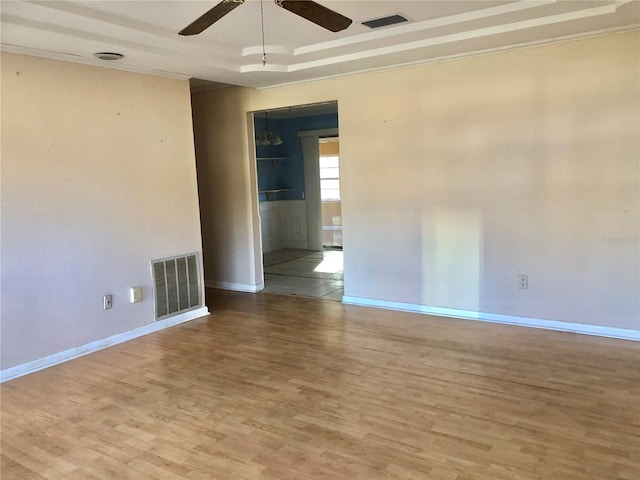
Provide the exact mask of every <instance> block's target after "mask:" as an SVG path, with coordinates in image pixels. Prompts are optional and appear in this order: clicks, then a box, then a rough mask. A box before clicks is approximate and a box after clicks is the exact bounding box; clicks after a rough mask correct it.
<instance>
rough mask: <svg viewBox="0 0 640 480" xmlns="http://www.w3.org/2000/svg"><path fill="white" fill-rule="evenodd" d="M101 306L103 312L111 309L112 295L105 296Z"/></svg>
mask: <svg viewBox="0 0 640 480" xmlns="http://www.w3.org/2000/svg"><path fill="white" fill-rule="evenodd" d="M103 306H104V309H105V310H109V309H110V308H111V307H113V295H105V296H104V298H103Z"/></svg>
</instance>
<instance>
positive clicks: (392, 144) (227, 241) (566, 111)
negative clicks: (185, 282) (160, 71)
mask: <svg viewBox="0 0 640 480" xmlns="http://www.w3.org/2000/svg"><path fill="white" fill-rule="evenodd" d="M639 45H640V42H639V37H638V33H637V32H633V33H624V34H618V35H611V36H605V37H599V38H591V39H585V40H579V41H573V42H566V43H558V44H554V45H547V46H541V47H536V48H528V49H521V50H513V51H509V52H504V53H500V54H494V55H487V56H479V57H474V58H467V59H460V60H456V61H449V62H443V63H439V64H431V65H425V66H420V67H414V68H405V69H401V70H394V71H387V72H382V73H373V74H368V75H361V76H353V77H348V78H343V79H337V80H328V81H322V82H317V83H312V84H306V85H301V86H296V87H286V88H280V89H271V90H264V91H254V90H249V89H241V88H232V89H227V90H219V91H213V92H207V93H200V94H197V95H195V96H194V109H195V110H196V112H197V115H196V117H195V121H196V126H197V128H196V149H197V154H198V166H199V169H200V180H201V184H200V187H201V192H202V193H203V195H202V210H203V224H204V225H205V226H206V228H205V230H204V237H203V238H204V244H205V254H206V258H207V270H206V272H207V275H211V276H212V277H211V278H212V279H213V280H224V279H227V278H229V279H233V280H232V281H234V282H237V283H240V284H244V283H247V284H251V283H252V282H255V281H256V269H255V268H252V262H251V258H250V257H251V255H252V252H253V251H254V247H255V229H256V228H257V227H256V226H257V225H258V223H257V222H256V220H255V212H256V211H257V202H256V201H255V199H254V198H252V196H251V190H252V187H253V184H254V182H255V178H254V177H255V175H254V174H253V175H252V170H253V169H254V167H253V164H252V162H251V160H250V158H249V147H248V145H247V144H248V141H247V139H248V137H250V136H251V135H252V132H250V131H249V130H248V128H247V121H246V118H245V114H246V112H248V111H255V110H263V109H268V108H277V107H283V106H291V105H301V104H308V103H315V102H322V101H328V100H338V106H339V116H340V144H341V145H340V150H341V152H340V160H341V178H342V189H343V191H342V212H343V220H344V222H343V223H344V246H345V295H346V296H349V297H359V298H365V299H374V300H376V299H377V300H381V301H389V302H400V303H408V304H413V305H425V306H432V307H447V308H452V309H464V310H471V311H478V312H489V313H496V314H504V315H511V316H520V317H529V318H538V319H550V320H559V321H564V322H577V323H584V324H594V325H604V326H609V327H618V328H626V329H633V328H638V318H639V316H640V308H639V297H638V292H639V291H640V283H639V282H640V280H639V277H640V275H639V270H638V269H639V264H640V256H639V248H638V238H639V235H640V231H639V225H638V224H639V218H640V211H639V204H640V199H639V164H638V163H639V160H638V159H639V158H640V142H639V133H638V132H639V131H640V124H639V121H640V116H639V104H640V77H639V72H640V68H639V67H640V65H639ZM200 167H201V168H200ZM204 215H206V216H207V219H206V220H205V219H204ZM254 260H255V259H254ZM520 274H526V275H528V276H529V288H528V289H527V290H520V289H518V286H517V276H518V275H520Z"/></svg>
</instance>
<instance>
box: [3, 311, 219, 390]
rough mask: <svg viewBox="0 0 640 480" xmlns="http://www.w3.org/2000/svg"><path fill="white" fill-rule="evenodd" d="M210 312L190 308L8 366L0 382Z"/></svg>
mask: <svg viewBox="0 0 640 480" xmlns="http://www.w3.org/2000/svg"><path fill="white" fill-rule="evenodd" d="M208 314H209V309H208V308H207V307H201V308H198V309H196V310H190V311H188V312H184V313H181V314H179V315H176V316H174V317H170V318H166V319H164V320H158V321H157V322H153V323H149V324H147V325H143V326H141V327H138V328H134V329H133V330H129V331H128V332H122V333H117V334H115V335H112V336H110V337H107V338H103V339H101V340H96V341H95V342H91V343H87V344H84V345H80V346H79V347H73V348H70V349H68V350H64V351H62V352H58V353H54V354H52V355H48V356H46V357H42V358H38V359H36V360H32V361H30V362H26V363H23V364H20V365H16V366H15V367H10V368H6V369H4V370H1V371H0V383H3V382H7V381H9V380H13V379H14V378H18V377H22V376H24V375H28V374H30V373H34V372H37V371H39V370H44V369H45V368H49V367H53V366H54V365H58V364H59V363H63V362H68V361H69V360H73V359H74V358H78V357H82V356H84V355H88V354H90V353H94V352H97V351H99V350H103V349H105V348H108V347H111V346H113V345H118V344H119V343H124V342H127V341H129V340H133V339H134V338H138V337H142V336H143V335H148V334H150V333H154V332H158V331H160V330H164V329H165V328H169V327H173V326H174V325H178V324H180V323H184V322H188V321H191V320H195V319H196V318H200V317H203V316H205V315H208Z"/></svg>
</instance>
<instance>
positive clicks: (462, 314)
mask: <svg viewBox="0 0 640 480" xmlns="http://www.w3.org/2000/svg"><path fill="white" fill-rule="evenodd" d="M342 303H344V304H346V305H360V306H364V307H375V308H386V309H389V310H400V311H404V312H413V313H424V314H427V315H436V316H440V317H451V318H461V319H464V320H479V321H481V322H491V323H504V324H508V325H520V326H523V327H533V328H543V329H546V330H560V331H563V332H573V333H582V334H586V335H596V336H599V337H611V338H620V339H624V340H635V341H640V330H630V329H626V328H613V327H603V326H600V325H588V324H585V323H571V322H560V321H556V320H545V319H542V318H530V317H516V316H513V315H502V314H499V313H486V312H475V311H472V310H458V309H456V308H444V307H431V306H428V305H417V304H413V303H401V302H390V301H386V300H376V299H372V298H361V297H348V296H345V297H342Z"/></svg>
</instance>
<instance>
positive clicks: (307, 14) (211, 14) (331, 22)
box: [179, 0, 351, 36]
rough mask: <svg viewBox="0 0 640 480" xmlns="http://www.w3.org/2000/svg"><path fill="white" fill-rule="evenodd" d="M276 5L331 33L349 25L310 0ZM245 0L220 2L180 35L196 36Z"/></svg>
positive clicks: (347, 20)
mask: <svg viewBox="0 0 640 480" xmlns="http://www.w3.org/2000/svg"><path fill="white" fill-rule="evenodd" d="M273 1H274V3H275V4H276V5H278V6H279V7H282V8H284V9H285V10H289V11H290V12H291V13H295V14H296V15H298V16H300V17H302V18H305V19H307V20H309V21H310V22H313V23H315V24H316V25H319V26H321V27H323V28H326V29H327V30H330V31H332V32H339V31H340V30H344V29H345V28H347V27H348V26H349V25H351V19H350V18H347V17H345V16H344V15H341V14H339V13H338V12H334V11H333V10H331V9H329V8H327V7H325V6H323V5H320V4H319V3H316V2H312V1H310V0H302V1H300V0H295V1H294V0H273ZM244 2H245V0H222V1H221V2H220V3H219V4H217V5H216V6H215V7H213V8H212V9H211V10H209V11H208V12H206V13H204V14H203V15H202V16H200V17H199V18H197V19H196V20H194V21H193V22H192V23H190V24H189V25H188V26H186V27H185V28H183V29H182V30H180V32H179V34H180V35H185V36H188V35H197V34H199V33H201V32H203V31H204V30H206V29H207V28H209V27H210V26H211V25H213V24H214V23H216V22H217V21H218V20H220V19H221V18H222V17H224V16H225V15H226V14H227V13H229V12H231V10H233V9H234V8H236V7H239V6H240V5H242V4H243V3H244Z"/></svg>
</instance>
